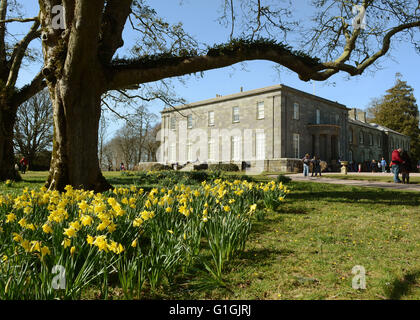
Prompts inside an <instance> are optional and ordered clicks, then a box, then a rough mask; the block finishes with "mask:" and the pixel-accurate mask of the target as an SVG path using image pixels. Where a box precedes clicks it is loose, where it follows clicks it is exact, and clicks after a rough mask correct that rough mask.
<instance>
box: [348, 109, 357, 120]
mask: <svg viewBox="0 0 420 320" xmlns="http://www.w3.org/2000/svg"><path fill="white" fill-rule="evenodd" d="M349 118H350V119H352V120H357V119H356V109H355V108H352V109H350V110H349Z"/></svg>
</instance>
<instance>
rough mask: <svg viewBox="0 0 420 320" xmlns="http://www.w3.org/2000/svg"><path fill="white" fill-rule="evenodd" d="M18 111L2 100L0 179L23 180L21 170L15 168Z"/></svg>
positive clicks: (0, 114)
mask: <svg viewBox="0 0 420 320" xmlns="http://www.w3.org/2000/svg"><path fill="white" fill-rule="evenodd" d="M1 100H3V99H1ZM3 101H4V100H3ZM16 111H17V110H16V108H14V107H10V106H8V105H6V103H5V102H0V181H4V180H7V179H10V180H14V181H20V180H22V178H21V176H20V174H19V172H18V171H16V170H15V164H16V162H15V157H14V152H13V127H14V125H15V122H16Z"/></svg>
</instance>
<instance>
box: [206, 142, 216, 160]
mask: <svg viewBox="0 0 420 320" xmlns="http://www.w3.org/2000/svg"><path fill="white" fill-rule="evenodd" d="M214 147H215V145H214V140H213V139H209V144H208V157H207V158H208V160H215V158H214V157H215V149H214Z"/></svg>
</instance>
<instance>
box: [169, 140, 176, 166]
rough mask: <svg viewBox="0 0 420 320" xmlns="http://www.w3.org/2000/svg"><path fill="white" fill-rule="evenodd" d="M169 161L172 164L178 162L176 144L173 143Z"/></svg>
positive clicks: (170, 148)
mask: <svg viewBox="0 0 420 320" xmlns="http://www.w3.org/2000/svg"><path fill="white" fill-rule="evenodd" d="M169 159H170V161H172V162H175V161H176V143H171V145H170V147H169Z"/></svg>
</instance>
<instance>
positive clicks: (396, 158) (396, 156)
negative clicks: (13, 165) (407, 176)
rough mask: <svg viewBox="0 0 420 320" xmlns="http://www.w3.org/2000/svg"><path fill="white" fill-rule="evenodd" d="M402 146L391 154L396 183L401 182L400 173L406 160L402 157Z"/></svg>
mask: <svg viewBox="0 0 420 320" xmlns="http://www.w3.org/2000/svg"><path fill="white" fill-rule="evenodd" d="M401 151H402V149H401V148H398V149H395V150H394V151H392V155H391V159H392V160H391V170H392V172H393V173H394V182H395V183H401V180H400V178H399V177H398V175H399V174H400V166H401V164H402V163H403V162H404V160H403V159H402V158H401Z"/></svg>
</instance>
